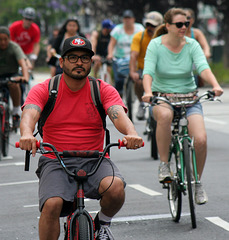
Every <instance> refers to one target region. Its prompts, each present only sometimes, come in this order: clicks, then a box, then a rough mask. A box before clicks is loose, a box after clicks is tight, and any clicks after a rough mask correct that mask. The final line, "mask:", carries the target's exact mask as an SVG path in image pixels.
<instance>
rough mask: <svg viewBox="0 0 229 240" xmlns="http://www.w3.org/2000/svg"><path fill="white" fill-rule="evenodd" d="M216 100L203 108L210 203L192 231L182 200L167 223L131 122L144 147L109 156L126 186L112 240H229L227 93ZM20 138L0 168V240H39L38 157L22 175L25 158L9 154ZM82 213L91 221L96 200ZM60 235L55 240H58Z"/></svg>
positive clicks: (163, 199)
mask: <svg viewBox="0 0 229 240" xmlns="http://www.w3.org/2000/svg"><path fill="white" fill-rule="evenodd" d="M41 80H42V78H41ZM204 90H205V89H202V90H201V91H204ZM221 99H222V103H217V102H211V103H205V104H204V112H205V122H206V128H207V134H208V158H207V163H206V167H205V171H204V175H203V178H202V181H203V184H204V186H205V189H206V191H207V193H208V198H209V202H208V203H207V204H206V205H203V206H196V216H197V228H196V229H195V230H193V229H192V228H191V221H190V215H189V207H188V198H187V196H184V197H183V208H182V213H183V215H182V217H181V220H180V223H174V222H173V221H172V220H171V216H170V213H169V207H168V201H167V191H166V190H164V189H162V187H161V185H160V184H159V183H158V180H157V170H158V164H159V161H154V160H152V159H151V158H150V149H149V147H150V146H149V143H148V142H147V139H146V137H145V136H144V135H143V131H144V127H145V121H137V120H136V119H135V120H134V123H135V127H136V129H137V131H138V133H139V134H140V135H141V136H142V137H143V138H144V140H145V147H144V148H142V149H139V150H126V149H120V150H118V149H112V151H111V157H112V160H113V161H114V162H115V164H116V165H117V166H118V167H119V169H120V170H121V172H122V174H123V176H124V177H125V180H126V183H127V186H126V201H125V205H124V206H123V208H122V209H121V211H120V212H119V213H118V214H117V215H116V216H115V217H114V219H113V223H112V227H111V229H112V232H113V234H114V236H115V239H116V240H124V239H128V240H130V239H134V240H143V239H144V240H161V239H164V240H171V239H176V240H181V239H182V240H183V239H186V240H194V239H195V240H197V239H198V240H203V239H204V240H205V239H210V240H213V239H217V240H221V239H222V240H224V239H229V214H228V213H229V208H228V199H229V190H228V186H227V184H228V182H229V161H228V156H229V147H228V146H229V145H228V137H229V120H228V119H229V118H228V117H229V89H225V93H224V95H223V96H222V98H221ZM136 106H137V104H136ZM136 106H135V107H136ZM108 128H109V129H110V132H111V141H117V140H118V139H119V138H122V135H121V134H119V133H118V132H117V130H116V129H114V127H113V126H112V124H111V122H109V121H108ZM19 137H20V136H19V135H18V134H12V135H11V139H10V142H11V144H12V145H11V147H10V157H9V158H8V159H4V160H3V161H1V162H0V239H1V240H14V239H20V240H37V239H38V221H39V215H40V213H39V211H38V198H37V190H38V182H37V178H36V175H35V170H36V167H37V160H38V157H39V156H38V155H37V156H36V157H35V158H33V159H31V166H30V171H29V172H24V171H23V169H24V152H23V151H21V150H19V149H15V148H14V142H15V141H18V140H19ZM86 208H87V210H88V211H89V212H91V214H92V216H95V214H96V212H97V211H98V210H99V203H98V202H97V201H95V200H90V201H86ZM62 222H63V221H62V220H61V225H62ZM61 229H62V233H61V238H60V239H63V237H62V234H63V228H62V227H61Z"/></svg>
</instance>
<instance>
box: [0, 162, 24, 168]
mask: <svg viewBox="0 0 229 240" xmlns="http://www.w3.org/2000/svg"><path fill="white" fill-rule="evenodd" d="M23 165H25V163H24V162H16V163H2V164H0V167H9V166H23Z"/></svg>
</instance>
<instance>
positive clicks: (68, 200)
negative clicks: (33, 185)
mask: <svg viewBox="0 0 229 240" xmlns="http://www.w3.org/2000/svg"><path fill="white" fill-rule="evenodd" d="M64 163H65V165H66V166H67V167H68V169H69V170H71V171H73V170H74V169H76V168H77V169H79V168H82V169H84V170H85V171H91V169H93V166H94V165H95V163H97V159H88V158H84V159H82V158H68V159H65V160H64ZM113 171H114V173H113ZM36 174H37V176H38V178H39V210H40V211H42V208H43V205H44V203H45V201H46V200H48V199H49V198H52V197H60V198H62V199H63V200H64V206H63V209H62V213H61V216H67V215H68V214H69V213H70V211H71V205H72V202H73V201H74V196H75V194H76V191H77V186H76V182H75V180H74V179H73V178H72V177H70V176H68V175H67V174H66V173H65V171H64V170H63V168H62V167H61V165H60V164H59V162H58V160H57V159H50V158H47V157H45V156H42V157H40V159H39V163H38V169H37V171H36ZM113 175H114V176H117V177H119V178H120V179H122V181H123V183H124V185H125V181H124V178H123V177H122V176H121V174H120V172H119V170H118V168H117V167H116V166H115V164H114V163H113V162H112V161H111V160H110V159H107V158H105V159H104V160H103V161H102V163H101V165H100V167H99V169H98V171H97V172H96V173H95V174H94V175H92V176H91V177H89V178H88V179H87V181H86V182H85V183H84V191H85V197H87V198H92V199H100V198H101V195H100V194H99V192H98V189H99V184H100V182H101V180H102V179H103V178H105V177H107V176H113Z"/></svg>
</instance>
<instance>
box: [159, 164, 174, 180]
mask: <svg viewBox="0 0 229 240" xmlns="http://www.w3.org/2000/svg"><path fill="white" fill-rule="evenodd" d="M158 179H159V182H160V183H164V182H171V181H172V176H171V173H170V168H169V164H168V163H165V162H161V163H160V165H159V169H158Z"/></svg>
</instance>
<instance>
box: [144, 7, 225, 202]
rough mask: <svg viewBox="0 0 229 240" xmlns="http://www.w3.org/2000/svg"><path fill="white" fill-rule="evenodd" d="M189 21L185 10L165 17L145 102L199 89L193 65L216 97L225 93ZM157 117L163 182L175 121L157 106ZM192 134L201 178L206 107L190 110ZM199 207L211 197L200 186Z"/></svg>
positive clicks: (151, 55) (150, 54) (148, 68)
mask: <svg viewBox="0 0 229 240" xmlns="http://www.w3.org/2000/svg"><path fill="white" fill-rule="evenodd" d="M188 25H189V22H188V21H187V18H186V14H185V12H184V11H183V10H182V9H179V8H171V9H170V10H168V11H167V12H166V14H165V15H164V24H163V25H161V26H160V27H159V28H158V29H157V30H156V33H155V34H156V37H157V38H155V39H153V40H151V42H150V43H149V45H148V48H147V51H146V56H145V63H144V71H143V75H144V77H143V86H144V90H145V95H144V96H143V101H145V102H149V99H150V97H151V96H152V92H161V93H190V92H193V91H195V90H196V84H195V80H194V76H193V72H192V67H193V63H194V64H195V66H196V69H197V71H198V73H199V74H200V76H201V77H202V78H203V79H204V80H205V81H206V82H208V83H209V84H210V85H212V90H213V91H214V92H215V94H216V96H220V95H221V94H222V93H223V90H222V88H221V87H220V85H219V84H218V82H217V80H216V78H215V76H214V75H213V73H212V72H211V70H210V68H209V65H208V63H207V61H206V58H205V56H204V53H203V51H202V49H201V47H200V45H199V43H198V42H197V41H196V40H193V39H191V38H188V37H185V33H186V30H187V27H188ZM153 116H154V118H155V120H156V121H157V129H156V139H157V146H158V151H159V155H160V160H161V163H160V166H159V181H160V182H163V181H164V180H165V179H168V178H170V177H171V175H170V171H169V167H168V154H169V144H170V141H171V122H172V119H173V111H172V110H171V109H170V108H169V107H167V108H165V107H161V106H155V107H153ZM187 116H188V121H189V126H188V128H189V134H190V136H191V137H194V139H195V142H194V144H195V150H196V157H197V171H198V174H199V177H201V175H202V172H203V169H204V164H205V160H206V152H207V137H206V130H205V126H204V120H203V112H202V107H201V105H200V104H199V103H198V104H196V105H194V106H192V107H190V108H189V109H188V111H187ZM195 200H196V203H197V204H204V203H206V202H207V195H206V192H205V191H204V189H203V187H202V185H201V184H198V185H196V188H195Z"/></svg>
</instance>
